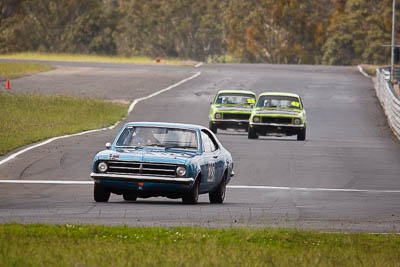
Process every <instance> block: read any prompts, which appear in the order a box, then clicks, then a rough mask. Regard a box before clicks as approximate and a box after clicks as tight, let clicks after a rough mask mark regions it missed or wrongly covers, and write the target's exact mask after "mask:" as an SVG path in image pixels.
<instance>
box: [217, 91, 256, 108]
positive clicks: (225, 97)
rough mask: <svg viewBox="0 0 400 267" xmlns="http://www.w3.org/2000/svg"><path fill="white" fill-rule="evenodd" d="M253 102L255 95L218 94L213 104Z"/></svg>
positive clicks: (245, 103)
mask: <svg viewBox="0 0 400 267" xmlns="http://www.w3.org/2000/svg"><path fill="white" fill-rule="evenodd" d="M252 103H255V97H254V96H253V95H249V94H233V93H232V94H228V93H223V94H219V95H218V98H217V99H216V100H215V104H220V105H229V104H230V105H246V106H247V105H250V104H252Z"/></svg>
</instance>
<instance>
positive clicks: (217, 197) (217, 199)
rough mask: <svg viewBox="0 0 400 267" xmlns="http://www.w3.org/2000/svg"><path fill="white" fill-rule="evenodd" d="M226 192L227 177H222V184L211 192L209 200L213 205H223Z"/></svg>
mask: <svg viewBox="0 0 400 267" xmlns="http://www.w3.org/2000/svg"><path fill="white" fill-rule="evenodd" d="M225 192H226V175H224V177H222V181H221V183H220V184H219V185H218V188H217V190H215V191H214V192H210V193H209V194H208V198H209V199H210V203H211V204H221V203H223V202H224V199H225Z"/></svg>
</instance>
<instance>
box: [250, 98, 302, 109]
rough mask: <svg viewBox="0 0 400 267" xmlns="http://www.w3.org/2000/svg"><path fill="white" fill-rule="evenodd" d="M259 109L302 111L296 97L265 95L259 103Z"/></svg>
mask: <svg viewBox="0 0 400 267" xmlns="http://www.w3.org/2000/svg"><path fill="white" fill-rule="evenodd" d="M256 107H258V108H295V109H300V108H301V106H300V100H299V98H297V97H294V96H282V95H264V96H260V98H259V99H258V101H257V105H256Z"/></svg>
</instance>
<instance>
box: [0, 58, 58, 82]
mask: <svg viewBox="0 0 400 267" xmlns="http://www.w3.org/2000/svg"><path fill="white" fill-rule="evenodd" d="M52 69H53V68H52V67H50V66H48V65H44V64H35V63H14V62H0V79H14V78H16V77H19V76H22V75H25V74H31V73H37V72H43V71H49V70H52Z"/></svg>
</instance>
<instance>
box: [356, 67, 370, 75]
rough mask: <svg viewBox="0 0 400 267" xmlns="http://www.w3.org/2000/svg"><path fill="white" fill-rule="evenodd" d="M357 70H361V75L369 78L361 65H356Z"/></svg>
mask: <svg viewBox="0 0 400 267" xmlns="http://www.w3.org/2000/svg"><path fill="white" fill-rule="evenodd" d="M357 68H358V70H359V71H360V72H361V74H362V75H364V76H365V77H368V78H371V77H370V76H369V75H368V74H367V73H366V72H365V71H364V69H363V68H362V67H361V65H358V66H357Z"/></svg>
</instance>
